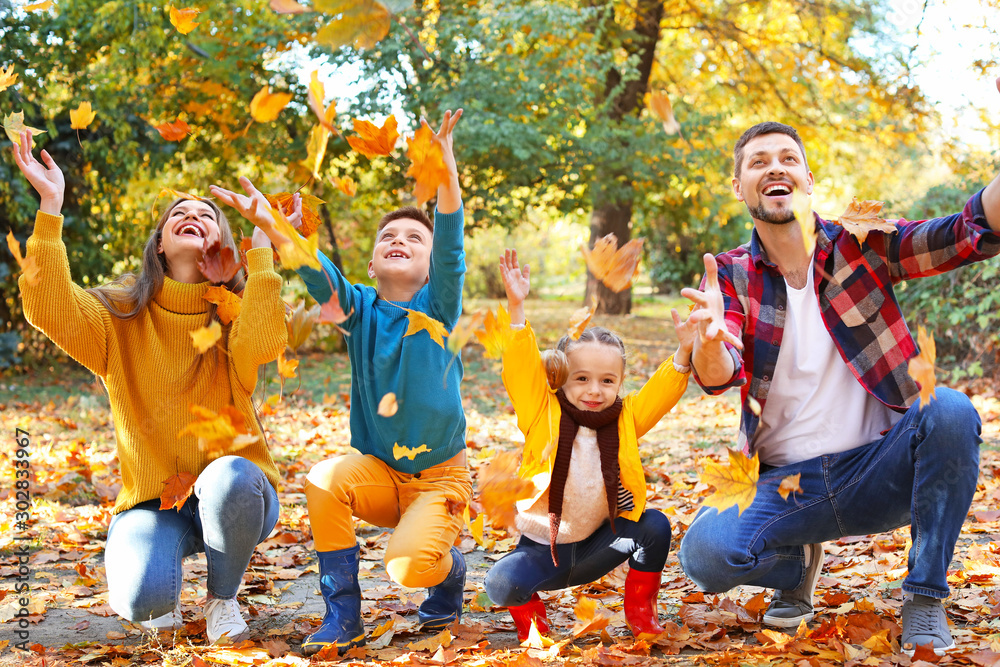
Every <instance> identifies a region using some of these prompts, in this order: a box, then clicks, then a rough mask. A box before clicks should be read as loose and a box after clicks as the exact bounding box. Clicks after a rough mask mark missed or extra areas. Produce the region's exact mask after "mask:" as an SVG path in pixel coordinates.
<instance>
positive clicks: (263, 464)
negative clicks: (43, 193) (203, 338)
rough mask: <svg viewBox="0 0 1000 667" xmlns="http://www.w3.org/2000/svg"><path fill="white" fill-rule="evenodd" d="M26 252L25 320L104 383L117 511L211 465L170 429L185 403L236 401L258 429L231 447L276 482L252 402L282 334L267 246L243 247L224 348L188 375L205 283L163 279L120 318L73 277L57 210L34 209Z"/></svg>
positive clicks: (184, 414) (190, 440)
mask: <svg viewBox="0 0 1000 667" xmlns="http://www.w3.org/2000/svg"><path fill="white" fill-rule="evenodd" d="M26 254H27V256H29V257H34V258H35V261H36V262H37V263H38V268H39V280H38V282H37V284H35V285H34V286H32V285H28V284H27V281H26V280H25V279H24V277H23V276H22V277H21V279H20V281H19V286H20V288H21V297H22V299H23V301H24V315H25V318H26V319H27V320H28V322H29V323H30V324H31V325H32V326H34V327H35V328H37V329H39V330H40V331H42V332H43V333H44V334H45V335H47V336H48V337H49V338H50V339H51V340H52V342H54V343H55V344H56V345H58V346H59V347H60V348H62V349H63V350H64V351H65V352H66V353H67V354H69V355H70V356H71V357H73V358H74V359H76V360H77V361H79V362H80V363H81V364H83V365H84V366H86V367H87V368H88V369H89V370H90V371H92V372H93V373H94V374H95V375H97V376H98V377H100V378H101V380H102V381H103V382H104V386H105V388H106V389H107V392H108V398H109V400H110V402H111V414H112V416H113V418H114V423H115V438H116V440H117V444H118V459H119V463H120V467H121V475H122V490H121V492H120V493H119V494H118V499H117V502H116V503H115V508H114V512H115V513H116V514H117V513H118V512H122V511H124V510H127V509H129V508H131V507H133V506H135V505H136V504H138V503H141V502H144V501H147V500H152V499H153V498H158V497H159V496H160V493H161V492H162V491H163V482H164V481H166V480H167V478H169V477H170V476H172V475H175V474H177V473H178V472H190V473H193V474H195V475H197V474H200V473H201V471H202V470H204V469H205V466H207V465H208V464H209V462H210V460H209V459H208V458H207V457H206V456H205V454H203V453H202V452H201V451H199V449H198V443H197V440H196V438H194V437H192V436H184V437H182V438H178V437H177V433H178V431H180V430H181V429H183V428H184V427H185V426H186V425H187V424H188V423H189V422H191V420H192V418H193V415H192V414H191V412H190V410H189V408H188V406H189V405H190V404H197V405H201V406H204V407H206V408H209V409H210V410H214V411H216V412H218V411H219V410H221V409H222V408H224V407H225V406H227V405H235V406H236V408H237V409H238V410H239V411H240V412H241V413H242V414H243V416H244V421H245V422H246V427H247V430H248V431H249V432H250V433H251V434H253V435H261V437H260V439H259V440H258V441H257V442H256V443H255V444H252V445H250V446H248V447H246V448H244V449H241V450H239V451H237V452H235V453H236V454H238V455H240V456H243V457H244V458H246V459H248V460H250V461H252V462H253V463H255V464H257V466H258V467H260V469H261V470H262V471H263V472H264V474H265V475H266V476H267V479H268V480H269V481H270V482H271V484H272V485H277V482H278V471H277V469H276V468H275V465H274V461H273V459H272V458H271V455H270V453H269V452H268V451H267V447H266V446H265V443H264V438H263V436H262V434H261V430H260V426H259V422H258V421H257V418H256V414H255V411H254V407H253V404H252V402H251V394H252V393H253V389H254V386H255V384H256V382H257V367H258V366H259V365H261V364H265V363H267V362H269V361H272V360H274V359H275V358H277V356H278V354H280V353H281V351H282V350H283V349H285V342H286V337H287V334H286V330H285V322H284V305H283V303H282V301H281V294H280V292H281V277H280V276H279V275H278V274H277V273H275V271H274V265H273V260H272V255H271V250H270V248H255V249H252V250H250V251H248V252H247V262H248V265H249V275H248V277H247V284H246V291H245V292H244V294H243V306H242V310H241V312H240V315H239V317H237V318H236V319H235V320H233V323H232V325H231V326H230V328H229V332H228V337H227V336H225V335H224V336H223V338H222V339H221V340H220V341H219V343H218V345H221V346H222V348H223V350H224V353H218V354H216V353H215V351H214V350H209V351H208V352H206V353H205V355H204V356H205V358H204V360H203V361H202V364H201V365H200V366H199V367H198V370H197V373H194V374H193V375H192V371H191V369H192V368H193V367H194V365H195V364H196V363H197V361H198V360H197V358H196V357H197V356H198V353H197V351H196V350H195V348H194V345H193V344H192V341H191V336H190V335H189V334H188V332H190V331H193V330H194V329H198V328H199V327H202V326H205V323H206V317H207V315H206V313H207V312H208V308H209V303H208V302H207V301H205V300H204V299H203V298H202V297H203V296H204V294H205V292H206V290H207V289H208V288H209V287H210V285H209V283H207V282H205V283H198V284H193V285H192V284H187V283H179V282H177V281H175V280H171V279H170V278H165V279H164V284H163V287H162V289H160V291H159V293H158V294H157V295H156V296H155V297H154V298H153V300H152V301H151V302H150V303H149V306H148V307H147V308H146V309H145V311H144V312H142V313H141V314H140V315H139V316H138V317H136V318H135V319H132V320H121V319H118V318H116V317H114V316H112V315H111V314H110V313H108V311H107V309H106V308H105V307H104V306H103V305H102V304H101V302H100V301H98V300H97V298H96V297H95V296H93V295H92V294H90V293H88V292H86V291H84V290H83V289H82V288H81V287H79V286H78V285H75V284H74V283H73V281H72V279H71V277H70V269H69V260H68V258H67V255H66V246H65V244H63V241H62V216H54V215H48V214H46V213H42V212H41V211H39V212H38V214H37V215H36V216H35V232H34V234H33V235H32V236H31V238H29V239H28V243H27V252H26Z"/></svg>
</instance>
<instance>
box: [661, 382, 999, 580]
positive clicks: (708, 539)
mask: <svg viewBox="0 0 1000 667" xmlns="http://www.w3.org/2000/svg"><path fill="white" fill-rule="evenodd" d="M831 409H833V410H835V409H836V408H835V407H831ZM981 427H982V422H981V420H980V418H979V414H978V413H977V412H976V409H975V408H974V407H973V406H972V403H971V401H969V399H968V397H966V396H965V395H964V394H962V393H960V392H957V391H953V390H951V389H944V388H938V389H937V398H935V399H932V400H931V401H930V404H929V405H926V406H924V408H923V409H922V410H921V409H920V407H919V404H915V405H914V406H912V407H911V408H910V409H909V410H908V411H907V413H906V414H905V415H904V416H903V418H902V419H901V420H900V421H899V422H898V423H897V424H896V425H895V426H894V427H893V428H892V429H891V430H890V431H888V433H886V435H885V436H884V437H882V439H880V440H876V441H875V442H872V443H870V444H868V445H863V446H861V447H857V448H855V449H852V450H850V451H846V452H841V453H839V454H830V455H825V456H819V457H817V458H813V459H809V460H807V461H802V462H800V463H794V464H791V465H787V466H782V467H779V468H771V469H769V470H767V471H766V472H762V473H761V475H760V480H759V481H758V483H757V496H756V497H755V498H754V501H753V504H752V505H751V506H750V507H749V508H748V509H746V510H745V511H744V512H743V515H742V516H739V515H737V508H736V507H731V508H729V509H727V510H725V511H724V512H721V513H720V512H718V511H717V510H715V509H713V508H708V507H703V508H702V510H701V511H700V512H699V513H698V516H696V517H695V520H694V521H693V522H692V523H691V526H690V527H689V528H688V531H687V533H686V534H685V535H684V537H683V539H682V541H681V547H680V552H679V554H678V557H679V558H680V561H681V566H682V567H683V568H684V572H685V573H686V574H687V575H688V576H689V577H690V578H691V579H692V580H693V581H694V582H695V583H696V584H698V586H700V587H701V588H702V589H704V590H706V591H711V592H717V593H721V592H725V591H728V590H729V589H731V588H733V587H735V586H740V585H743V584H747V585H752V586H763V587H765V588H776V589H782V590H790V589H794V588H797V587H798V586H799V585H800V584H801V583H802V582H803V581H804V580H805V567H804V551H803V548H802V546H803V545H805V544H813V543H817V542H825V541H827V540H835V539H839V538H840V537H844V536H847V535H869V534H872V533H881V532H884V531H888V530H893V529H895V528H899V527H900V526H905V525H906V524H910V534H911V537H912V542H913V546H912V547H911V548H910V555H909V562H908V564H907V565H908V568H909V572H908V574H907V576H906V579H905V580H904V581H903V590H904V591H907V592H910V593H919V594H922V595H928V596H930V597H934V598H946V597H948V583H947V579H946V576H947V570H948V565H949V564H950V563H951V559H952V555H953V554H954V551H955V542H956V541H957V540H958V535H959V533H960V532H961V529H962V522H963V521H965V516H966V514H967V513H968V511H969V506H970V505H971V504H972V497H973V495H974V494H975V492H976V480H977V479H978V476H979V444H980V443H981V442H982V439H981V438H980V437H979V434H980V432H981ZM834 435H835V434H831V436H834ZM795 474H801V475H802V477H801V479H800V481H799V485H800V486H801V487H802V493H795V494H791V495H789V496H788V500H787V501H786V500H783V499H782V498H781V496H780V495H778V492H777V488H778V485H779V484H780V483H781V480H782V479H783V478H784V477H787V476H788V475H795Z"/></svg>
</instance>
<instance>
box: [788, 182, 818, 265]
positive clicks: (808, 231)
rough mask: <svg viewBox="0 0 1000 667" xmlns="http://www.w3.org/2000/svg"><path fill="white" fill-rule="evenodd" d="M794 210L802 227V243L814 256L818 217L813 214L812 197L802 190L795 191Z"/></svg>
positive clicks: (793, 198)
mask: <svg viewBox="0 0 1000 667" xmlns="http://www.w3.org/2000/svg"><path fill="white" fill-rule="evenodd" d="M792 211H793V212H794V213H795V220H796V221H797V222H798V223H799V227H800V228H801V229H802V244H803V245H804V246H805V249H806V254H807V255H809V256H810V257H812V254H813V250H815V249H816V217H815V216H814V215H813V210H812V197H810V196H809V195H807V194H806V193H805V192H803V191H802V190H795V191H793V192H792Z"/></svg>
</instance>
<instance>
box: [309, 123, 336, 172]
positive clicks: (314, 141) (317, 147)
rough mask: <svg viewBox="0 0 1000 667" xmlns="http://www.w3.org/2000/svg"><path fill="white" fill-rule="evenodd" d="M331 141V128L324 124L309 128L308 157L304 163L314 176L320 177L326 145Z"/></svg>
mask: <svg viewBox="0 0 1000 667" xmlns="http://www.w3.org/2000/svg"><path fill="white" fill-rule="evenodd" d="M329 142H330V130H328V129H326V128H325V127H323V126H322V125H313V128H312V129H311V130H309V140H308V141H307V142H306V159H305V160H303V161H302V165H303V166H304V167H305V168H306V169H308V170H309V173H310V174H312V177H313V178H315V179H319V171H320V167H322V166H323V157H324V156H325V155H326V146H327V144H328V143H329Z"/></svg>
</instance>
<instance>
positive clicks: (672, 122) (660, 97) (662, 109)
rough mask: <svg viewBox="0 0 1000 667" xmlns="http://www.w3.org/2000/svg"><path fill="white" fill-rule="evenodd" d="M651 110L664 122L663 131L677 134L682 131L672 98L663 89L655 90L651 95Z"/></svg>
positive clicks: (649, 104)
mask: <svg viewBox="0 0 1000 667" xmlns="http://www.w3.org/2000/svg"><path fill="white" fill-rule="evenodd" d="M648 106H649V110H650V111H652V112H653V115H655V116H656V117H657V118H659V119H660V121H661V122H662V123H663V131H664V132H666V133H667V134H677V133H678V132H680V131H681V124H680V123H678V122H677V119H676V118H674V108H673V106H672V105H671V104H670V98H669V97H667V94H666V93H665V92H663V91H662V90H654V91H653V92H652V93H651V94H650V95H649V102H648Z"/></svg>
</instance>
